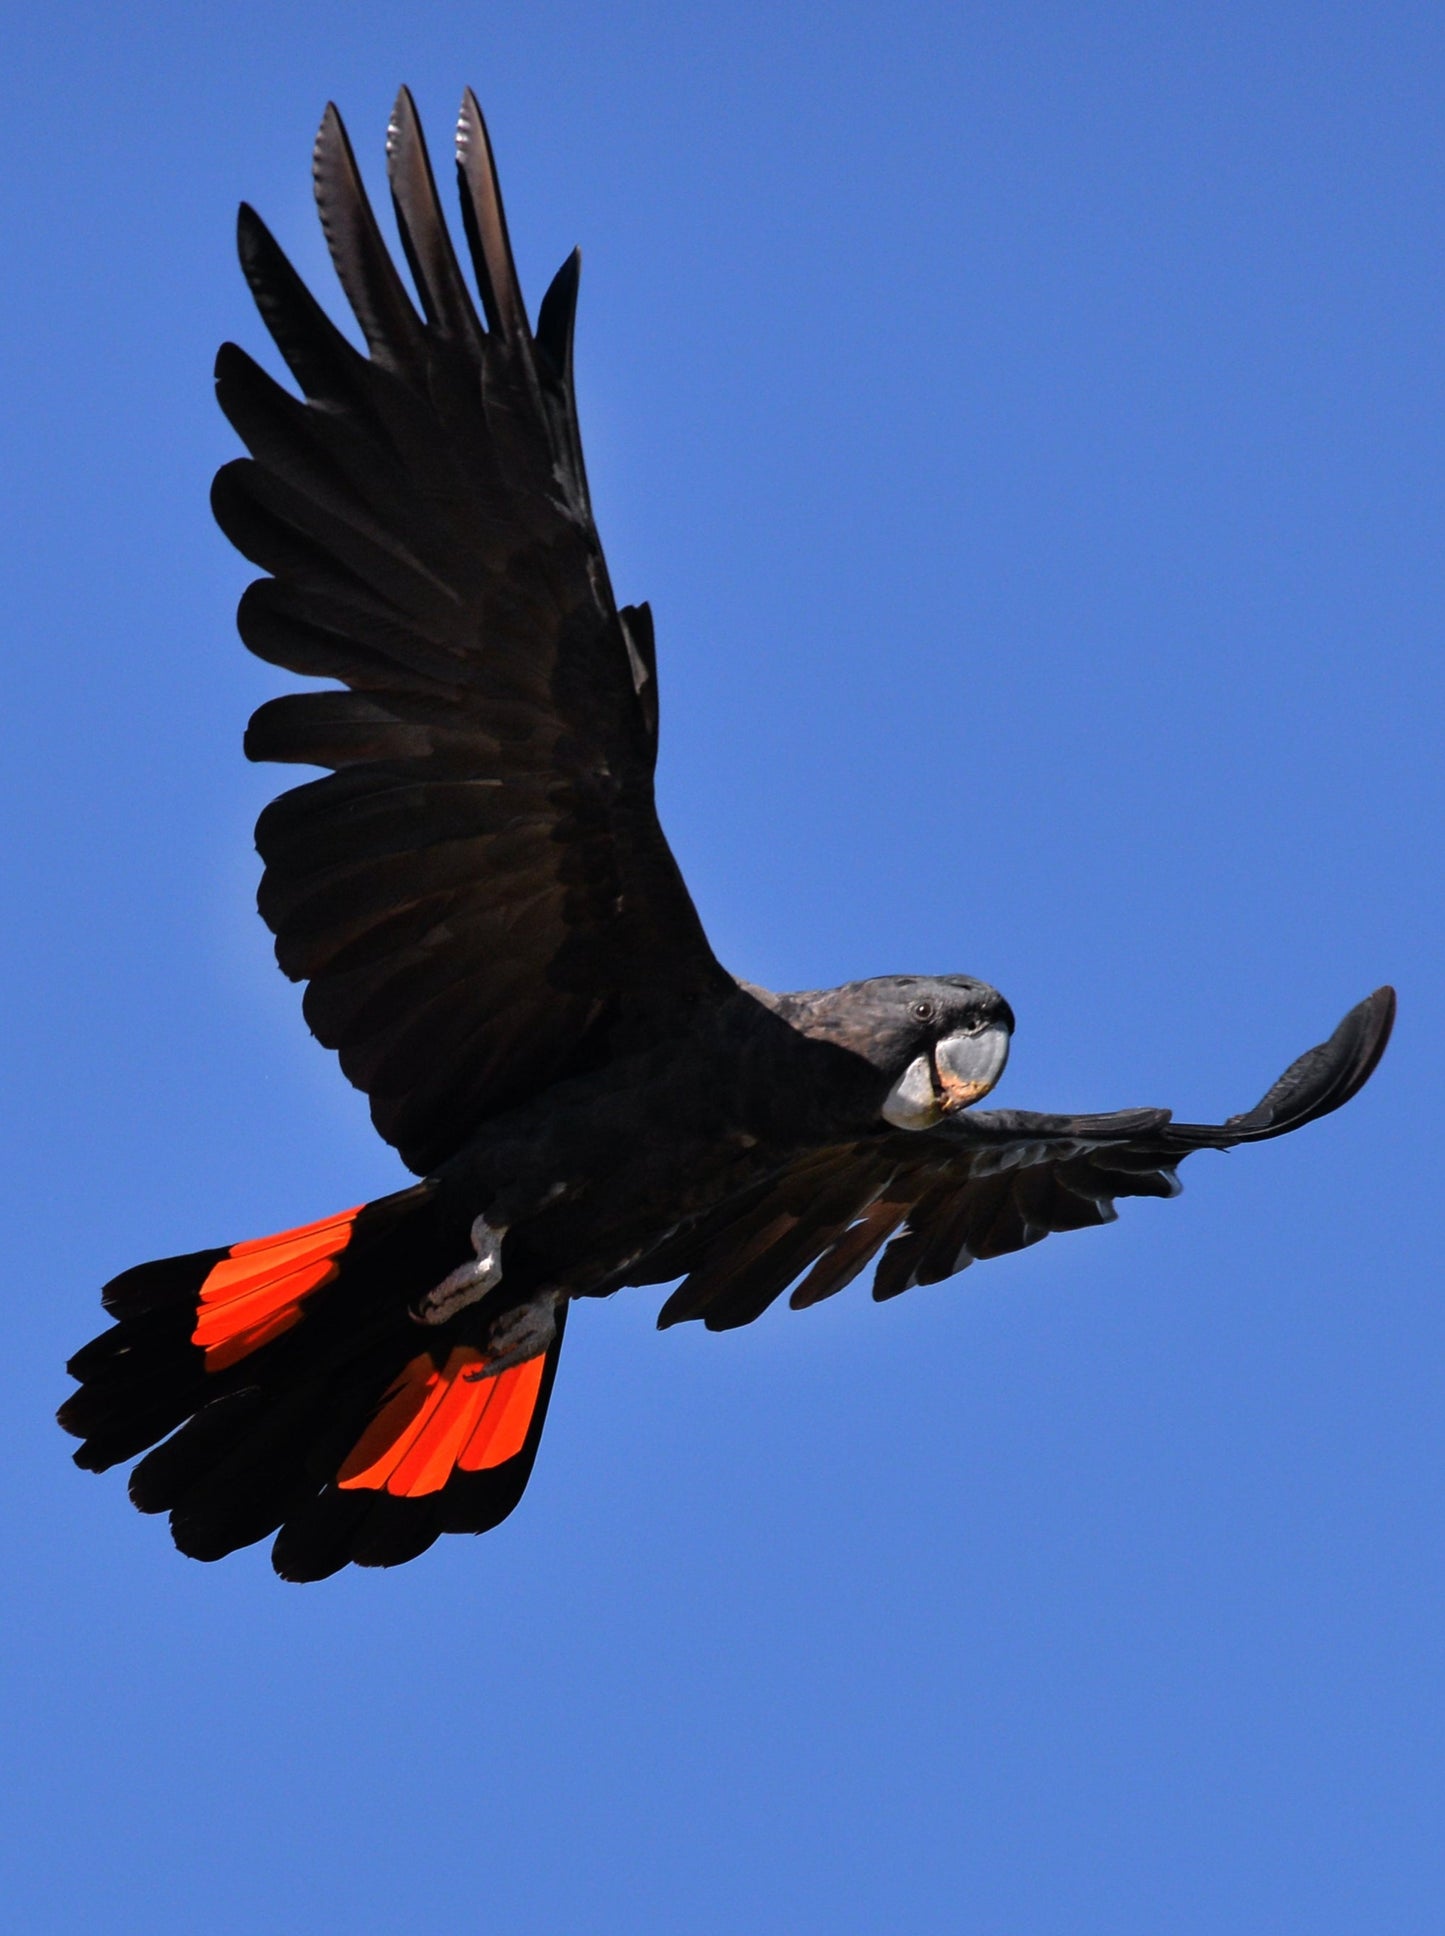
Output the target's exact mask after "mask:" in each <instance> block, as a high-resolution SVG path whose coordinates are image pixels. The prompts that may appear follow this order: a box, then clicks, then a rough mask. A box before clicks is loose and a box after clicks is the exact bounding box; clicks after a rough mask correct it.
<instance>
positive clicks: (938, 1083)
mask: <svg viewBox="0 0 1445 1936" xmlns="http://www.w3.org/2000/svg"><path fill="white" fill-rule="evenodd" d="M1008 1045H1009V1031H1008V1027H1007V1025H1006V1024H1005V1023H1003V1022H991V1023H990V1024H989V1026H988V1027H987V1028H986V1029H982V1030H980V1031H979V1033H978V1034H977V1035H962V1034H960V1035H945V1036H944V1038H943V1040H942V1041H941V1042H940V1043H939V1044H938V1046H937V1047H936V1048H935V1049H934V1051H933V1054H932V1056H931V1057H929V1056H926V1055H919V1056H915V1057H914V1059H913V1061H912V1062H910V1063H909V1065H908V1067H907V1068H906V1069H905V1070H904V1072H903V1074H902V1075H901V1076H900V1077H899V1078H898V1080H897V1082H895V1083H894V1085H893V1087H892V1088H891V1089H890V1090H889V1092H888V1096H887V1099H886V1100H885V1102H884V1104H883V1118H884V1121H885V1122H890V1123H892V1124H893V1125H894V1127H895V1128H897V1129H932V1128H933V1127H934V1125H935V1124H937V1123H941V1122H942V1121H943V1119H944V1117H945V1116H951V1115H952V1114H953V1112H954V1110H956V1109H966V1108H967V1107H968V1105H969V1103H971V1102H977V1101H978V1099H979V1097H980V1096H986V1095H987V1094H988V1092H989V1090H990V1089H992V1087H993V1085H994V1084H995V1083H996V1082H997V1081H998V1079H999V1077H1000V1076H1001V1075H1002V1074H1003V1071H1004V1064H1005V1063H1006V1062H1007V1061H1008Z"/></svg>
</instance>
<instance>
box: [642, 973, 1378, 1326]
mask: <svg viewBox="0 0 1445 1936" xmlns="http://www.w3.org/2000/svg"><path fill="white" fill-rule="evenodd" d="M1394 1018H1395V995H1394V990H1393V989H1390V988H1379V989H1376V991H1375V993H1374V994H1373V995H1370V996H1368V997H1367V998H1366V1000H1364V1001H1363V1002H1361V1003H1360V1004H1359V1006H1358V1007H1356V1008H1352V1009H1351V1010H1350V1012H1349V1014H1348V1015H1347V1016H1346V1017H1345V1019H1344V1020H1343V1021H1342V1022H1341V1023H1340V1025H1339V1027H1338V1028H1337V1029H1336V1030H1335V1032H1334V1034H1333V1035H1332V1036H1331V1037H1330V1039H1329V1041H1328V1042H1324V1043H1321V1045H1320V1046H1319V1047H1318V1048H1314V1049H1310V1050H1309V1051H1308V1052H1307V1053H1306V1054H1305V1055H1302V1056H1301V1057H1300V1058H1299V1060H1298V1061H1296V1062H1294V1063H1292V1064H1291V1065H1290V1067H1289V1068H1288V1069H1287V1070H1286V1071H1285V1073H1284V1074H1283V1075H1282V1076H1281V1077H1280V1079H1279V1081H1278V1082H1276V1083H1275V1084H1274V1086H1273V1088H1271V1089H1270V1090H1269V1092H1268V1093H1267V1094H1266V1095H1265V1097H1264V1098H1263V1100H1262V1101H1261V1102H1259V1103H1258V1104H1257V1105H1256V1106H1255V1107H1254V1108H1253V1109H1251V1110H1249V1111H1248V1112H1247V1113H1246V1114H1244V1115H1241V1116H1231V1117H1230V1118H1229V1120H1228V1121H1227V1122H1224V1123H1219V1124H1213V1123H1176V1122H1174V1121H1173V1120H1172V1118H1171V1116H1170V1113H1169V1111H1168V1110H1167V1109H1132V1110H1120V1111H1118V1112H1116V1113H1115V1114H1113V1115H1108V1116H1038V1115H1031V1114H1028V1113H1026V1112H1023V1111H1018V1110H986V1111H984V1110H980V1111H973V1112H965V1113H962V1114H960V1115H957V1116H955V1117H952V1118H950V1119H949V1121H948V1122H947V1123H945V1124H942V1125H940V1127H939V1128H937V1129H934V1130H926V1131H923V1132H920V1133H914V1134H910V1133H907V1132H904V1131H885V1132H883V1133H881V1134H879V1135H878V1136H876V1137H871V1138H869V1139H868V1140H866V1141H863V1142H856V1143H849V1144H843V1145H839V1146H837V1147H836V1148H832V1149H826V1150H821V1151H818V1152H816V1153H814V1154H812V1155H809V1156H807V1157H805V1158H802V1159H801V1160H799V1161H798V1162H797V1163H795V1164H793V1165H791V1166H790V1167H789V1168H787V1169H786V1170H784V1171H782V1172H781V1173H780V1174H777V1175H774V1176H773V1177H771V1178H769V1179H768V1180H767V1181H766V1182H765V1183H763V1184H761V1185H759V1186H758V1187H757V1188H755V1189H754V1190H752V1191H750V1192H748V1193H746V1194H745V1195H742V1196H740V1197H739V1198H737V1199H735V1200H734V1201H733V1202H731V1203H729V1204H727V1205H725V1206H723V1208H722V1209H721V1210H719V1211H717V1212H715V1213H713V1214H712V1215H711V1216H709V1217H708V1218H706V1219H704V1220H702V1221H701V1222H700V1223H699V1224H697V1225H695V1226H693V1227H692V1228H691V1229H689V1230H687V1231H686V1232H684V1233H683V1234H682V1235H681V1236H679V1237H675V1238H672V1239H670V1240H669V1241H668V1243H667V1244H666V1245H665V1246H663V1247H662V1248H660V1249H659V1250H657V1251H654V1252H653V1253H651V1254H650V1255H649V1256H648V1257H647V1258H645V1259H644V1260H643V1263H642V1264H641V1265H640V1266H636V1267H634V1269H633V1270H632V1271H631V1272H630V1273H629V1279H628V1281H629V1282H631V1283H647V1284H658V1283H665V1282H666V1281H667V1280H668V1279H669V1278H672V1277H677V1276H679V1275H681V1274H682V1273H683V1272H686V1273H687V1275H686V1278H685V1280H684V1282H683V1283H682V1284H680V1285H679V1286H678V1288H677V1289H676V1290H675V1291H674V1292H673V1294H672V1296H671V1297H669V1298H668V1300H667V1302H666V1304H664V1306H663V1308H662V1312H661V1315H660V1316H659V1318H658V1323H659V1325H660V1326H664V1327H665V1326H667V1325H671V1324H676V1323H679V1322H680V1321H681V1320H682V1319H684V1318H701V1319H702V1320H703V1322H704V1323H705V1324H706V1325H707V1327H708V1329H709V1330H712V1331H727V1330H731V1329H732V1328H733V1327H734V1326H736V1325H740V1324H750V1323H751V1322H752V1320H753V1319H754V1318H756V1317H758V1316H760V1315H761V1313H762V1312H763V1311H765V1310H766V1309H767V1307H768V1306H769V1305H770V1304H771V1303H772V1302H773V1301H774V1300H775V1299H776V1298H778V1297H780V1296H781V1295H782V1293H783V1292H784V1291H786V1290H787V1289H788V1287H789V1285H793V1286H794V1289H793V1294H792V1297H791V1298H790V1300H789V1302H790V1303H791V1304H792V1306H793V1308H794V1310H800V1309H802V1308H803V1307H804V1306H805V1305H809V1304H817V1303H819V1302H820V1301H821V1300H822V1299H823V1298H825V1297H831V1296H832V1295H833V1293H834V1292H835V1291H841V1290H842V1289H843V1287H844V1285H846V1284H850V1283H851V1282H852V1281H853V1279H854V1278H855V1277H857V1276H858V1275H859V1273H860V1272H861V1271H863V1270H864V1269H866V1267H867V1266H868V1265H869V1264H870V1263H871V1262H872V1261H873V1259H874V1258H875V1257H877V1256H878V1253H879V1252H880V1251H882V1253H883V1254H882V1256H881V1257H880V1258H879V1260H878V1267H877V1270H876V1271H875V1273H874V1278H873V1295H874V1297H875V1298H877V1299H880V1300H881V1299H883V1298H888V1297H897V1296H898V1294H899V1292H900V1291H906V1290H909V1289H910V1288H911V1287H912V1286H913V1285H915V1284H936V1283H938V1282H939V1281H940V1280H941V1279H943V1278H945V1277H951V1276H952V1275H953V1274H954V1273H955V1272H956V1271H961V1270H965V1269H967V1267H968V1266H969V1265H970V1264H972V1263H975V1262H976V1261H977V1260H979V1259H980V1258H984V1257H1001V1256H1003V1255H1004V1254H1005V1252H1007V1251H1011V1250H1022V1249H1024V1248H1025V1247H1026V1246H1027V1245H1029V1244H1036V1243H1038V1241H1039V1240H1040V1238H1042V1237H1047V1236H1048V1235H1049V1234H1050V1233H1051V1232H1053V1231H1056V1230H1083V1229H1086V1228H1088V1227H1090V1226H1092V1225H1095V1224H1104V1223H1112V1222H1113V1221H1114V1218H1115V1216H1116V1214H1117V1212H1116V1211H1115V1209H1114V1203H1115V1200H1116V1199H1117V1198H1119V1197H1139V1196H1147V1197H1172V1196H1177V1195H1178V1194H1179V1190H1180V1184H1179V1181H1178V1178H1177V1177H1176V1175H1175V1168H1176V1166H1177V1164H1178V1163H1179V1161H1180V1159H1181V1158H1182V1157H1185V1156H1188V1155H1189V1154H1190V1153H1191V1152H1192V1151H1194V1150H1199V1149H1232V1148H1233V1147H1234V1146H1235V1145H1236V1144H1238V1143H1257V1142H1263V1141H1265V1140H1266V1139H1267V1138H1269V1137H1271V1136H1283V1135H1285V1134H1287V1133H1288V1132H1289V1131H1290V1130H1292V1129H1299V1128H1300V1127H1301V1126H1302V1125H1303V1124H1305V1123H1309V1122H1313V1121H1314V1120H1315V1118H1316V1117H1318V1116H1326V1115H1328V1114H1329V1113H1330V1111H1331V1110H1333V1109H1338V1108H1339V1107H1340V1105H1341V1104H1342V1103H1346V1102H1348V1101H1349V1099H1350V1097H1351V1096H1353V1095H1354V1094H1355V1093H1356V1091H1357V1090H1359V1089H1360V1088H1361V1087H1362V1086H1363V1084H1364V1083H1365V1082H1366V1081H1367V1080H1368V1079H1369V1076H1370V1074H1371V1072H1372V1071H1373V1070H1374V1067H1375V1065H1376V1063H1377V1062H1378V1061H1379V1059H1380V1057H1381V1056H1382V1055H1383V1054H1384V1050H1385V1044H1386V1043H1387V1042H1388V1040H1389V1038H1390V1029H1391V1025H1392V1024H1393V1022H1394ZM885 1245H886V1248H885Z"/></svg>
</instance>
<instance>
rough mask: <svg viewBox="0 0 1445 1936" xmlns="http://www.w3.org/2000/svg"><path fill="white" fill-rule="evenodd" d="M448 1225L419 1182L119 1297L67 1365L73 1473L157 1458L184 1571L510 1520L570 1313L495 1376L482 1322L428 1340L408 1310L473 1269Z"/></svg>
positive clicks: (152, 1501)
mask: <svg viewBox="0 0 1445 1936" xmlns="http://www.w3.org/2000/svg"><path fill="white" fill-rule="evenodd" d="M434 1213H435V1205H434V1202H433V1192H432V1188H431V1186H430V1185H428V1184H425V1183H423V1184H418V1185H416V1186H415V1187H414V1188H412V1189H409V1190H403V1191H400V1192H398V1193H397V1194H396V1195H394V1196H389V1197H382V1198H379V1199H377V1201H376V1202H374V1203H370V1204H362V1205H358V1206H357V1207H356V1208H354V1209H351V1210H346V1211H343V1212H341V1213H340V1214H338V1215H336V1216H332V1217H327V1218H323V1219H321V1220H320V1221H318V1222H316V1223H312V1224H305V1225H302V1226H301V1227H300V1228H298V1229H295V1230H286V1231H281V1232H279V1233H278V1234H277V1235H275V1236H271V1237H261V1238H256V1239H251V1240H249V1241H247V1242H244V1243H238V1244H233V1245H231V1246H229V1247H228V1248H225V1249H215V1250H202V1251H195V1252H192V1253H191V1254H190V1255H188V1256H184V1257H166V1258H161V1259H159V1260H158V1261H156V1262H154V1263H149V1264H141V1265H138V1266H137V1267H136V1268H135V1269H133V1270H129V1271H125V1272H123V1273H122V1274H121V1275H120V1276H119V1277H117V1278H114V1279H112V1281H111V1282H110V1283H109V1284H107V1285H106V1287H105V1290H104V1291H103V1293H102V1302H103V1303H104V1305H105V1308H106V1309H107V1310H108V1311H109V1312H110V1313H111V1314H112V1316H114V1317H115V1318H116V1320H117V1322H116V1323H115V1324H114V1325H113V1326H112V1327H111V1329H110V1330H108V1331H106V1332H103V1333H102V1334H101V1335H100V1336H99V1337H98V1338H95V1339H93V1340H92V1341H91V1343H90V1344H88V1345H86V1346H85V1347H84V1348H83V1349H82V1350H81V1351H78V1352H77V1353H76V1355H75V1356H74V1358H72V1359H71V1361H70V1365H69V1370H70V1373H71V1375H72V1376H73V1377H75V1378H77V1379H78V1380H79V1381H80V1389H79V1390H78V1391H76V1392H74V1393H73V1394H72V1395H71V1397H70V1398H69V1399H68V1400H67V1401H66V1403H65V1404H64V1405H63V1406H62V1407H61V1408H60V1413H59V1418H60V1423H61V1424H62V1425H63V1426H64V1427H65V1429H66V1431H68V1432H71V1433H73V1434H74V1435H75V1436H76V1437H77V1438H80V1439H82V1440H83V1441H84V1442H83V1444H82V1445H81V1447H80V1449H79V1450H78V1451H77V1452H76V1454H75V1459H76V1463H77V1464H78V1465H80V1466H82V1467H84V1468H86V1469H87V1470H89V1471H92V1472H100V1471H104V1470H105V1469H106V1468H107V1467H109V1466H112V1465H115V1464H117V1463H119V1462H120V1461H122V1460H125V1459H129V1458H133V1457H135V1455H136V1454H137V1453H140V1452H145V1453H146V1454H147V1456H146V1457H145V1458H143V1459H142V1460H141V1461H140V1463H139V1464H138V1465H137V1466H136V1468H135V1470H134V1472H133V1473H132V1474H131V1480H130V1493H131V1498H132V1499H133V1500H134V1502H135V1504H136V1505H137V1506H138V1507H139V1508H140V1510H141V1511H142V1512H150V1513H156V1512H167V1513H169V1514H170V1518H171V1531H172V1534H173V1536H174V1538H175V1542H176V1545H177V1546H178V1547H179V1548H180V1550H181V1551H182V1552H183V1553H188V1554H190V1555H191V1556H192V1557H194V1558H196V1559H207V1560H209V1559H219V1558H221V1557H222V1555H224V1554H226V1553H229V1552H232V1551H234V1550H235V1549H236V1548H237V1547H239V1546H246V1545H250V1544H251V1543H252V1542H253V1541H255V1540H259V1539H264V1538H266V1537H267V1536H268V1535H269V1534H272V1533H275V1534H277V1538H276V1543H275V1547H274V1549H273V1555H272V1557H273V1561H274V1564H275V1566H276V1569H277V1571H278V1572H279V1573H280V1574H281V1575H282V1576H283V1577H284V1578H286V1579H293V1580H313V1579H321V1578H324V1577H325V1576H326V1575H327V1574H330V1573H334V1572H336V1571H338V1570H339V1568H341V1567H343V1566H345V1565H347V1564H348V1563H349V1562H351V1561H355V1562H356V1563H357V1564H358V1565H362V1566H394V1565H397V1564H399V1563H401V1562H402V1561H404V1560H408V1559H412V1558H414V1557H415V1556H416V1555H417V1554H418V1553H421V1552H423V1551H425V1549H426V1548H427V1547H428V1546H430V1545H431V1544H432V1542H433V1541H434V1540H435V1539H436V1538H437V1537H438V1535H439V1534H441V1533H443V1532H485V1531H487V1530H488V1529H489V1528H491V1527H492V1526H495V1525H497V1524H499V1522H500V1521H501V1520H503V1519H505V1518H506V1516H507V1514H508V1513H509V1512H511V1510H512V1508H513V1507H514V1506H515V1505H516V1504H517V1501H518V1500H519V1499H520V1498H521V1496H522V1493H523V1491H524V1489H525V1487H526V1484H527V1480H528V1478H529V1476H530V1474H531V1469H532V1464H533V1461H534V1459H535V1457H536V1451H537V1444H538V1441H539V1439H540V1437H541V1432H542V1425H543V1422H544V1420H545V1417H546V1412H547V1403H548V1400H549V1398H550V1396H551V1389H552V1381H553V1379H554V1377H555V1375H556V1369H557V1359H558V1356H559V1353H560V1350H561V1343H562V1323H563V1320H564V1318H565V1305H563V1306H561V1307H560V1308H559V1310H558V1313H557V1331H556V1336H555V1338H554V1339H553V1342H552V1344H551V1345H550V1346H549V1347H548V1349H547V1351H546V1352H545V1353H543V1354H541V1355H540V1356H538V1357H536V1358H533V1359H530V1360H528V1361H527V1362H525V1363H523V1364H520V1365H517V1366H514V1367H513V1368H511V1369H509V1370H507V1371H504V1372H501V1373H499V1374H497V1375H495V1376H487V1375H486V1371H485V1359H484V1356H483V1353H482V1352H481V1350H480V1349H478V1348H477V1344H476V1343H475V1341H473V1340H470V1339H468V1338H467V1337H466V1335H465V1332H466V1329H467V1322H468V1320H474V1319H475V1313H466V1314H464V1316H463V1318H462V1319H461V1320H459V1321H458V1322H457V1323H454V1324H451V1325H447V1326H444V1327H440V1328H439V1329H438V1330H437V1331H436V1332H434V1333H432V1332H427V1331H425V1330H422V1329H419V1327H418V1326H417V1325H416V1324H414V1323H413V1322H412V1321H411V1319H410V1318H409V1317H408V1315H407V1305H408V1303H409V1302H410V1301H411V1299H412V1298H414V1297H415V1295H416V1293H417V1291H418V1290H419V1289H424V1288H426V1286H427V1285H428V1284H430V1283H432V1282H435V1281H436V1280H437V1279H438V1278H440V1277H441V1276H443V1275H444V1274H445V1272H446V1270H447V1269H448V1268H449V1267H450V1266H451V1265H452V1264H454V1263H455V1256H454V1254H453V1251H454V1241H453V1242H449V1241H448V1237H447V1233H446V1232H445V1231H444V1230H442V1229H439V1228H438V1227H437V1218H436V1216H435V1214H434ZM148 1448H153V1449H150V1450H148Z"/></svg>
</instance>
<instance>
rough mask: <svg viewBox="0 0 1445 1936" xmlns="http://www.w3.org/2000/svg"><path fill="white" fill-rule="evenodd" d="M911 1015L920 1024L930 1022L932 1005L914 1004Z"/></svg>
mask: <svg viewBox="0 0 1445 1936" xmlns="http://www.w3.org/2000/svg"><path fill="white" fill-rule="evenodd" d="M913 1013H914V1014H915V1015H916V1016H917V1018H918V1020H919V1021H920V1022H931V1021H932V1020H933V1003H932V1002H915V1003H914V1004H913Z"/></svg>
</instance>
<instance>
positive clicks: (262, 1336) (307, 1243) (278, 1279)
mask: <svg viewBox="0 0 1445 1936" xmlns="http://www.w3.org/2000/svg"><path fill="white" fill-rule="evenodd" d="M365 1207H366V1206H365V1205H364V1204H357V1205H356V1206H355V1208H354V1209H351V1210H345V1211H343V1212H342V1213H341V1215H340V1216H336V1217H326V1218H323V1219H322V1220H321V1221H320V1222H319V1223H308V1224H302V1225H301V1226H300V1228H299V1229H296V1230H283V1231H280V1232H279V1233H278V1234H277V1235H276V1236H274V1237H251V1238H248V1239H247V1240H246V1242H244V1243H240V1244H232V1246H231V1248H230V1251H229V1253H228V1254H227V1255H226V1256H225V1257H224V1258H223V1259H222V1260H221V1262H220V1263H219V1264H214V1265H212V1267H211V1269H210V1271H209V1273H208V1274H207V1276H206V1279H205V1281H204V1283H203V1284H202V1285H201V1288H200V1294H199V1301H198V1309H197V1313H196V1325H195V1329H194V1330H193V1331H192V1333H191V1343H192V1344H197V1345H200V1346H201V1348H202V1350H203V1351H204V1352H205V1354H206V1370H207V1371H224V1370H225V1368H226V1366H227V1365H233V1364H235V1363H237V1361H238V1360H239V1359H241V1358H245V1357H248V1356H249V1355H250V1353H251V1352H253V1351H256V1350H259V1349H260V1347H261V1346H262V1345H263V1344H269V1343H270V1341H271V1339H272V1338H278V1337H280V1335H281V1333H282V1332H283V1331H289V1330H290V1329H291V1326H292V1325H293V1324H296V1323H299V1322H300V1319H301V1307H302V1305H303V1303H304V1302H305V1300H306V1299H307V1298H308V1297H310V1296H311V1294H312V1292H313V1291H318V1290H320V1288H321V1286H322V1285H323V1284H330V1283H334V1281H335V1280H336V1278H337V1277H338V1276H339V1275H340V1270H341V1267H340V1265H339V1264H337V1262H336V1261H335V1260H336V1259H337V1257H339V1256H340V1254H341V1252H342V1251H344V1250H345V1248H346V1246H347V1245H348V1244H349V1243H350V1242H351V1233H352V1229H353V1227H354V1225H355V1222H356V1219H357V1217H358V1216H359V1215H360V1213H361V1211H362V1210H363V1209H365Z"/></svg>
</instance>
